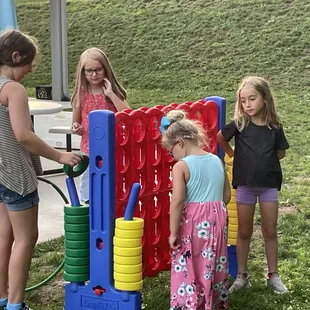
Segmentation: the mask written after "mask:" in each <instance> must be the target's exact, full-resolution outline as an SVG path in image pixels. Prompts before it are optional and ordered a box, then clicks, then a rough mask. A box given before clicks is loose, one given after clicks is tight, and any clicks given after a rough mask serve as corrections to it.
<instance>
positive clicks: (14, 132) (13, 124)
mask: <svg viewBox="0 0 310 310" xmlns="http://www.w3.org/2000/svg"><path fill="white" fill-rule="evenodd" d="M35 55H36V46H35V44H34V43H33V41H32V39H31V38H30V37H28V36H26V35H25V34H23V33H21V32H19V31H16V30H9V31H6V32H4V33H2V34H1V35H0V249H1V260H2V262H7V264H3V263H1V264H0V310H4V309H6V310H27V309H28V310H29V309H30V308H29V307H28V306H27V305H26V304H25V302H24V296H25V288H26V283H27V278H28V273H29V268H30V263H31V258H32V253H33V248H34V246H35V243H36V241H37V237H38V220H37V219H38V203H39V197H38V192H37V185H38V183H37V177H36V175H37V174H41V173H42V167H41V163H40V157H39V156H43V157H46V158H48V159H50V160H54V161H57V162H58V163H60V164H70V165H71V166H74V165H76V164H78V163H79V161H80V160H81V156H80V155H77V154H75V153H66V152H59V151H58V150H56V149H54V148H52V147H50V146H49V145H47V144H46V143H45V142H44V141H43V140H41V139H40V138H39V137H38V136H36V134H35V133H34V131H33V125H32V123H31V118H30V114H29V107H28V97H27V93H26V90H25V89H24V87H23V86H22V85H21V84H20V81H21V80H22V79H23V78H24V76H25V75H26V74H28V73H29V72H31V71H32V62H33V59H34V57H35ZM13 243H14V247H13V249H12V245H13ZM9 266H10V268H9ZM8 270H9V271H8Z"/></svg>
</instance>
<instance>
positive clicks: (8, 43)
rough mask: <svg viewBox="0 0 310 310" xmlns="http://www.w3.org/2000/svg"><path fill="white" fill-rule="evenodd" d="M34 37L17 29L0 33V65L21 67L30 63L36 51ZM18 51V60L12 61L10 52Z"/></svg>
mask: <svg viewBox="0 0 310 310" xmlns="http://www.w3.org/2000/svg"><path fill="white" fill-rule="evenodd" d="M34 41H35V39H34V38H31V37H29V36H27V35H26V34H24V33H22V32H20V31H18V30H7V31H5V32H3V33H1V34H0V66H4V65H5V66H9V67H22V66H25V65H30V64H32V62H33V60H34V57H35V56H36V53H37V46H36V44H35V43H34ZM14 52H18V53H19V56H20V60H19V61H18V62H13V59H12V54H13V53H14Z"/></svg>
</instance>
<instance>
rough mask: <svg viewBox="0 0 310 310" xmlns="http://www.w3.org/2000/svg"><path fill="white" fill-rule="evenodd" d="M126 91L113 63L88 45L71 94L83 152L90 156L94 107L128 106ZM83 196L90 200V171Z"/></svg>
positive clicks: (74, 124)
mask: <svg viewBox="0 0 310 310" xmlns="http://www.w3.org/2000/svg"><path fill="white" fill-rule="evenodd" d="M126 96H127V94H126V91H125V89H124V88H123V87H122V86H121V85H120V84H119V82H118V81H117V79H116V76H115V74H114V72H113V69H112V66H111V64H110V62H109V60H108V58H107V56H106V55H105V54H104V52H103V51H101V50H100V49H98V48H95V47H93V48H89V49H87V50H86V51H84V52H83V53H82V55H81V57H80V62H79V64H78V68H77V76H76V82H75V87H74V91H73V95H72V100H71V101H72V107H73V119H72V131H73V132H74V133H76V134H78V135H81V136H82V137H81V147H80V148H81V151H82V152H84V153H85V154H88V155H89V137H88V135H89V132H88V116H89V113H90V112H92V111H94V110H110V111H113V112H118V111H122V110H124V109H128V108H129V106H128V103H127V102H126ZM80 199H81V201H82V202H88V200H89V170H88V169H87V170H86V171H85V172H84V173H83V174H82V176H81V180H80Z"/></svg>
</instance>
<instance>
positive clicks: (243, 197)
mask: <svg viewBox="0 0 310 310" xmlns="http://www.w3.org/2000/svg"><path fill="white" fill-rule="evenodd" d="M257 199H258V201H259V202H277V201H278V189H277V188H269V187H258V186H238V187H237V191H236V201H237V202H239V203H244V204H256V202H257Z"/></svg>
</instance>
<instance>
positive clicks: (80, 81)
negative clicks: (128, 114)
mask: <svg viewBox="0 0 310 310" xmlns="http://www.w3.org/2000/svg"><path fill="white" fill-rule="evenodd" d="M88 59H92V60H96V61H98V62H100V64H101V65H102V68H103V69H104V73H105V77H106V78H107V79H108V80H109V81H110V82H111V84H112V89H113V92H114V93H115V94H116V96H117V97H119V98H120V99H121V100H125V99H126V98H127V93H126V90H125V88H123V86H121V84H120V83H119V82H118V80H117V78H116V76H115V74H114V71H113V68H112V65H111V63H110V61H109V59H108V57H107V56H106V54H105V53H104V52H103V51H102V50H100V49H99V48H96V47H92V48H89V49H87V50H86V51H84V52H83V53H82V55H81V56H80V61H79V64H78V66H77V72H76V80H75V86H74V89H73V94H72V98H71V102H72V105H74V106H80V101H81V98H82V93H83V91H87V90H88V89H89V82H88V81H87V79H86V77H85V73H84V66H85V63H86V61H87V60H88ZM107 100H109V102H111V100H110V98H107Z"/></svg>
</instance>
